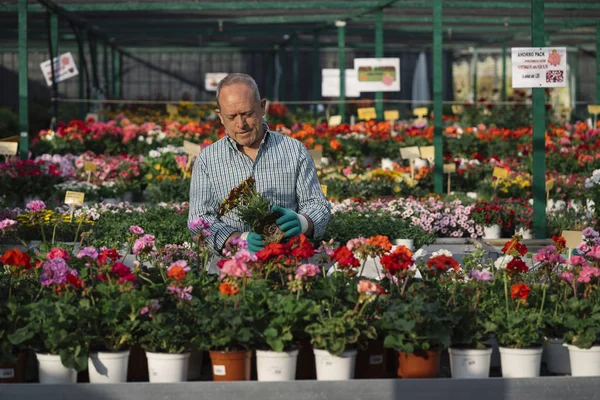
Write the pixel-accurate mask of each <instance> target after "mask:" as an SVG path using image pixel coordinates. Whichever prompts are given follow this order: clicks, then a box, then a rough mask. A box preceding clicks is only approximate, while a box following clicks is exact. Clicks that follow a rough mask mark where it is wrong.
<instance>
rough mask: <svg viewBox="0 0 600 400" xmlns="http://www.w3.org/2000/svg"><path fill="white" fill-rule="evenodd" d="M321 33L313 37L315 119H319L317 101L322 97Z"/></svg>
mask: <svg viewBox="0 0 600 400" xmlns="http://www.w3.org/2000/svg"><path fill="white" fill-rule="evenodd" d="M319 50H320V49H319V33H318V32H315V34H314V36H313V52H312V65H313V68H312V71H313V81H312V84H313V87H312V100H313V101H314V102H315V103H314V104H313V105H312V112H313V118H316V117H317V99H319V98H320V97H321V96H320V95H319V94H320V93H321V57H320V56H321V53H320V51H319Z"/></svg>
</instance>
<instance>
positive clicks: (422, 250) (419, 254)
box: [412, 249, 427, 261]
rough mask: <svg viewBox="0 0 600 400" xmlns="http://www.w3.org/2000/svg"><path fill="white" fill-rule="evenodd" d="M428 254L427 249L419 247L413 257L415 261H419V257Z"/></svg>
mask: <svg viewBox="0 0 600 400" xmlns="http://www.w3.org/2000/svg"><path fill="white" fill-rule="evenodd" d="M426 255H427V250H425V249H419V250H417V251H415V252H414V253H413V256H412V259H413V261H417V260H418V259H419V258H423V257H425V256H426Z"/></svg>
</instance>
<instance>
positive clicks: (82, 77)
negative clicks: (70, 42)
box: [77, 32, 86, 119]
mask: <svg viewBox="0 0 600 400" xmlns="http://www.w3.org/2000/svg"><path fill="white" fill-rule="evenodd" d="M81 35H82V43H81V45H80V46H78V49H79V50H78V51H77V53H78V54H79V57H78V64H77V65H78V69H79V99H80V103H79V118H81V119H83V118H84V117H85V112H86V111H85V110H86V104H85V103H84V102H83V101H81V100H83V96H85V85H86V82H85V76H86V70H85V50H84V49H85V43H84V42H83V40H85V39H83V38H84V37H85V33H84V32H82V33H81Z"/></svg>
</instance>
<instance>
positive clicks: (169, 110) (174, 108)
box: [167, 104, 179, 115]
mask: <svg viewBox="0 0 600 400" xmlns="http://www.w3.org/2000/svg"><path fill="white" fill-rule="evenodd" d="M167 113H168V114H169V115H178V114H179V110H178V109H177V106H176V105H174V104H167Z"/></svg>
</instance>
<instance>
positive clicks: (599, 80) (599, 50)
mask: <svg viewBox="0 0 600 400" xmlns="http://www.w3.org/2000/svg"><path fill="white" fill-rule="evenodd" d="M577 76H579V74H578V75H577ZM596 104H600V24H598V25H596Z"/></svg>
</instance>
